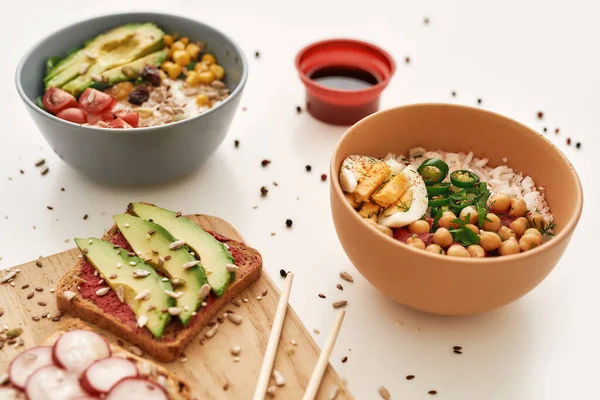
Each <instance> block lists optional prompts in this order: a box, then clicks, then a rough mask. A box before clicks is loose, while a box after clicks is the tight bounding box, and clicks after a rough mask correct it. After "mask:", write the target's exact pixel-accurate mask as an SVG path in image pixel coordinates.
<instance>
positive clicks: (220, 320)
mask: <svg viewBox="0 0 600 400" xmlns="http://www.w3.org/2000/svg"><path fill="white" fill-rule="evenodd" d="M217 322H218V323H220V324H222V323H223V322H225V320H224V319H223V318H222V317H217Z"/></svg>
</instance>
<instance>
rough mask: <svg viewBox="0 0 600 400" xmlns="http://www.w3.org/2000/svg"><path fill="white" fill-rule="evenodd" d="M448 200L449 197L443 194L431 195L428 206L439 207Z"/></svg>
mask: <svg viewBox="0 0 600 400" xmlns="http://www.w3.org/2000/svg"><path fill="white" fill-rule="evenodd" d="M449 202H450V199H449V198H448V197H447V196H444V195H438V196H432V197H430V198H429V207H441V206H445V205H446V204H448V203H449Z"/></svg>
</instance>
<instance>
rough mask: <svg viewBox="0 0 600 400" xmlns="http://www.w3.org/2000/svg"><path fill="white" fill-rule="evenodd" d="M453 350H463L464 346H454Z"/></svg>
mask: <svg viewBox="0 0 600 400" xmlns="http://www.w3.org/2000/svg"><path fill="white" fill-rule="evenodd" d="M452 350H462V347H460V346H453V347H452Z"/></svg>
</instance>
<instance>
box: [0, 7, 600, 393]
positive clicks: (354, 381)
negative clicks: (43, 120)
mask: <svg viewBox="0 0 600 400" xmlns="http://www.w3.org/2000/svg"><path fill="white" fill-rule="evenodd" d="M84 3H85V6H84V5H83V4H84ZM286 3H289V5H286ZM556 3H558V2H548V1H540V0H531V1H528V2H522V1H518V0H507V1H504V2H492V1H489V0H488V1H481V0H479V1H478V0H455V1H452V2H450V1H444V0H435V1H434V0H430V1H427V2H416V1H405V0H402V1H399V0H389V1H382V0H380V1H378V2H365V1H362V2H357V1H348V0H339V1H338V0H336V1H329V0H327V1H326V0H303V1H297V2H293V3H292V2H283V1H267V0H261V1H255V0H253V1H247V0H246V1H241V0H240V1H238V0H235V1H233V0H229V1H212V2H208V1H202V2H200V1H192V0H187V1H186V0H169V1H157V0H145V1H138V0H130V1H127V2H124V1H120V0H103V1H101V2H82V1H71V0H69V1H64V0H57V1H53V2H50V1H38V0H36V1H30V2H26V1H18V2H10V3H9V4H7V5H4V6H3V16H2V20H3V21H2V23H1V24H0V38H2V39H1V40H2V42H3V45H2V61H1V62H0V110H2V120H3V121H4V126H3V128H2V133H1V134H0V257H3V259H2V260H1V261H0V268H8V267H10V266H11V265H15V264H18V263H22V262H26V261H29V260H32V259H34V258H36V257H38V256H39V255H44V256H47V255H50V254H53V253H56V252H60V251H63V250H66V249H69V248H71V247H73V243H72V241H69V242H68V243H65V239H67V238H73V237H75V236H86V235H90V236H93V235H100V234H102V232H103V230H104V229H105V228H107V227H109V226H110V225H111V215H112V214H115V213H119V212H121V211H123V209H124V207H125V205H126V204H127V203H128V202H129V201H132V200H145V201H149V202H153V203H156V204H159V205H162V206H165V207H168V208H171V209H177V210H183V211H184V212H191V213H198V212H199V213H206V214H212V215H217V216H221V217H223V218H225V219H226V220H228V221H230V222H231V223H232V224H233V225H234V226H235V227H237V228H238V229H239V230H240V232H242V234H243V235H244V236H245V238H246V239H247V241H248V242H249V243H250V244H252V245H253V246H255V247H256V248H258V249H259V250H260V251H261V252H262V254H263V256H264V265H265V269H266V271H267V272H268V273H270V274H271V275H272V276H274V277H275V281H276V282H277V283H278V284H280V283H281V279H280V278H279V276H278V275H279V272H278V271H279V269H280V268H285V269H289V270H292V271H294V272H295V274H296V278H295V281H294V290H293V293H292V296H291V303H292V305H293V307H294V309H295V310H296V311H297V313H298V314H299V316H300V318H301V319H302V321H303V322H304V324H305V325H306V327H307V328H308V330H309V331H311V332H312V331H313V329H319V330H320V331H321V334H320V335H316V334H313V335H314V337H315V340H316V341H317V342H318V343H319V344H320V345H322V344H323V342H324V340H325V336H326V332H327V331H328V329H329V326H330V324H331V322H332V321H333V317H334V310H333V309H332V307H331V301H332V300H337V299H348V300H349V302H350V304H349V306H348V307H347V311H348V314H347V317H346V320H345V321H344V325H343V328H342V331H341V334H340V337H339V339H338V343H337V345H336V347H335V350H334V353H333V356H332V359H331V362H332V364H333V366H334V367H335V369H336V370H337V371H338V372H339V374H340V375H341V376H342V377H344V378H346V379H347V380H348V387H349V389H350V390H351V392H352V393H353V394H354V396H355V397H356V398H357V399H376V398H379V396H378V394H377V389H378V387H379V386H381V385H383V386H385V387H387V388H388V390H389V391H390V393H391V394H392V398H393V399H400V398H402V399H428V398H433V396H431V395H428V394H427V392H428V391H429V390H432V389H434V390H437V391H438V395H437V396H436V398H441V399H566V398H594V397H596V396H598V394H597V381H598V367H599V360H600V341H599V338H600V317H599V312H598V305H599V304H600V290H598V282H599V280H600V269H599V263H598V259H597V257H598V256H597V254H598V250H597V246H598V241H597V240H598V237H600V236H598V234H597V233H596V232H597V229H598V228H597V227H598V226H599V225H600V217H599V215H600V212H599V211H598V209H597V204H599V203H600V193H599V190H598V186H599V185H600V178H599V176H600V173H599V169H600V168H599V166H598V160H597V159H596V160H594V158H593V157H594V151H597V150H598V149H599V148H600V146H599V144H600V140H599V139H598V137H599V136H598V134H597V132H596V131H597V130H598V128H597V126H598V121H597V119H596V118H597V115H598V113H597V107H598V94H599V90H600V74H599V73H598V71H600V57H598V51H597V38H598V37H599V36H600V25H598V23H597V17H596V16H597V15H598V13H597V10H594V9H593V6H592V2H585V1H582V0H579V1H571V2H560V4H556ZM588 3H589V4H588ZM132 10H141V11H150V10H151V11H167V12H173V13H179V14H183V15H186V16H190V17H193V18H198V19H200V20H202V21H204V22H208V23H210V24H213V25H215V26H216V27H218V28H221V29H223V30H224V31H226V32H227V33H228V34H230V35H231V36H232V37H234V38H235V39H236V40H237V41H238V42H239V43H240V44H241V46H242V47H243V48H244V49H245V51H246V53H247V55H248V58H249V60H250V68H251V70H250V78H249V81H248V84H247V87H246V89H245V92H244V94H243V99H242V103H241V104H242V105H243V106H246V107H247V111H242V110H240V111H239V112H238V113H237V115H236V117H235V120H234V122H233V124H232V126H231V129H230V131H229V134H228V136H227V138H226V139H225V141H224V142H223V144H222V145H221V147H220V148H219V149H218V151H217V152H216V154H215V155H214V156H213V157H212V158H211V159H210V160H209V161H208V162H207V163H206V164H205V165H204V166H203V167H202V168H201V169H200V170H199V171H198V172H197V173H195V174H193V175H192V176H189V177H187V178H185V179H183V180H179V181H177V182H173V183H170V184H166V185H161V186H155V187H148V188H121V189H115V188H111V187H106V186H102V185H99V184H96V183H94V182H90V181H88V180H86V179H85V178H83V177H82V176H80V175H79V174H78V173H76V172H75V171H74V170H72V169H71V168H70V167H68V166H67V165H66V164H64V163H63V162H61V161H60V160H59V159H58V157H57V156H56V155H55V154H54V153H53V152H52V151H51V149H50V148H49V146H48V145H47V144H46V143H45V141H44V139H43V138H42V136H41V135H40V134H39V132H38V131H37V128H36V127H35V126H34V124H33V122H32V120H31V119H30V118H29V116H28V114H27V113H26V110H25V106H24V105H23V104H22V103H21V101H20V99H19V97H18V95H17V93H16V90H15V88H14V83H13V79H14V70H15V67H16V65H17V62H18V60H19V58H20V57H21V56H22V55H23V53H24V52H25V51H26V49H27V48H28V47H30V46H31V45H33V43H34V42H35V41H37V40H38V39H39V38H40V37H41V36H42V35H45V34H46V33H47V32H50V31H53V30H55V29H57V28H58V27H60V26H62V25H65V24H68V23H71V22H74V21H75V20H77V19H80V18H84V17H87V16H92V15H95V14H97V13H106V12H112V11H132ZM381 10H383V11H381ZM425 17H428V18H429V19H430V24H429V25H427V26H426V25H424V24H423V19H424V18H425ZM335 36H351V37H357V38H361V39H364V40H369V41H373V42H375V43H377V44H380V45H381V46H383V47H384V48H386V49H388V50H389V51H390V52H391V53H392V54H393V55H394V57H395V58H396V60H397V61H398V69H397V73H396V76H395V77H394V79H393V81H392V83H391V84H390V86H389V88H388V89H387V90H386V91H385V93H384V96H383V98H382V107H384V108H385V107H392V106H396V105H402V104H408V103H414V102H427V101H438V102H456V103H461V104H468V105H475V104H476V99H477V98H479V97H480V98H482V99H483V104H482V107H484V108H486V109H490V110H493V111H496V112H500V113H503V114H505V115H508V116H510V117H512V118H515V119H517V120H519V121H521V122H523V123H525V124H527V125H529V126H531V127H533V128H534V129H537V130H540V131H541V129H542V127H543V126H547V127H548V129H549V130H552V131H553V130H554V128H555V127H560V130H561V133H560V135H554V134H553V133H552V134H551V135H550V136H551V138H552V140H553V142H555V143H556V144H557V145H558V146H559V148H560V149H561V150H563V151H564V152H565V154H566V155H567V156H568V157H569V158H570V159H571V161H572V162H573V164H574V165H575V167H576V168H577V170H578V172H579V174H580V177H581V180H582V183H583V186H584V191H585V195H586V199H585V209H584V213H583V217H582V220H581V222H580V224H579V226H578V228H577V230H576V232H575V235H574V237H573V240H572V244H571V245H570V247H569V248H568V250H567V251H566V253H565V255H564V257H563V258H562V260H561V261H560V263H559V265H558V266H557V267H556V269H555V270H554V271H553V272H552V274H551V275H550V276H549V277H548V278H547V279H546V280H545V281H544V282H543V283H542V284H541V285H540V286H539V287H538V288H537V289H535V290H534V291H533V292H532V293H530V294H529V295H527V296H525V297H524V298H523V299H521V300H519V301H518V302H516V303H514V304H512V305H509V306H507V307H504V308H502V309H500V310H497V311H494V312H490V313H487V314H484V315H478V316H470V317H459V318H449V317H439V316H432V315H426V314H422V313H419V312H416V311H413V310H410V309H408V308H406V307H404V306H401V305H398V304H396V303H394V302H392V301H389V300H387V299H385V298H384V297H382V296H381V295H380V294H379V293H378V292H377V291H375V289H374V288H373V287H371V286H370V285H369V283H368V282H366V281H365V280H364V279H363V278H362V277H361V276H360V275H359V274H358V272H356V270H355V269H354V268H353V266H352V265H351V263H350V262H349V260H348V259H347V258H346V256H345V254H344V252H343V250H342V248H341V246H340V245H339V242H338V241H337V237H336V234H335V231H334V228H333V224H332V221H331V218H330V212H329V199H328V196H329V192H328V183H323V182H321V181H320V174H321V173H323V172H327V169H328V162H329V157H330V154H331V151H332V149H333V147H334V145H335V143H336V141H337V140H338V138H339V137H340V135H341V134H342V133H343V132H344V130H345V129H344V128H342V127H333V126H328V125H325V124H322V123H320V122H318V121H316V120H314V119H312V118H311V117H310V116H309V115H308V114H307V113H302V114H301V115H297V114H296V110H295V108H296V105H298V104H302V102H303V98H304V92H303V87H302V86H301V84H300V82H299V80H298V78H297V75H296V71H295V69H294V65H293V60H294V56H295V54H296V52H297V51H298V50H299V49H300V48H301V47H302V46H304V45H305V44H307V43H309V42H310V41H313V40H317V39H323V38H328V37H335ZM81 39H82V40H84V39H86V38H84V37H82V38H81ZM256 50H258V51H260V59H255V58H254V52H255V51H256ZM405 56H410V58H411V62H410V65H406V64H405V63H404V61H403V60H404V57H405ZM452 90H456V91H457V96H456V98H452V97H451V96H450V93H451V91H452ZM538 110H542V111H544V115H545V116H544V120H543V121H539V120H538V119H537V117H536V113H537V111H538ZM567 137H571V138H572V140H573V142H577V141H580V142H581V143H582V147H581V149H580V150H576V149H575V146H574V145H571V146H567V145H566V143H565V141H566V138H567ZM234 139H239V140H240V141H241V145H240V148H239V149H234V146H233V141H234ZM482 140H483V139H482ZM515 145H518V144H515ZM532 157H535V153H534V154H532ZM40 158H45V159H46V161H47V163H48V165H49V166H50V173H49V174H48V175H46V176H44V177H42V176H40V171H39V169H37V168H35V167H34V165H33V164H34V162H35V161H37V160H39V159H40ZM265 158H266V159H270V160H272V164H271V165H270V166H268V167H267V168H262V167H261V165H260V162H261V160H262V159H265ZM306 164H310V165H312V168H313V171H312V173H306V172H305V169H304V166H305V165H306ZM19 169H23V170H24V171H25V174H24V175H21V174H20V173H19ZM11 178H12V179H11ZM273 181H277V182H278V183H279V186H278V187H273V184H272V182H273ZM263 185H266V186H268V187H269V189H270V190H269V194H268V196H267V197H266V198H261V197H260V192H259V188H260V187H261V186H263ZM61 187H64V188H65V192H62V191H61V190H60V188H61ZM255 205H257V206H258V208H257V209H253V206H255ZM46 206H53V207H54V210H52V211H50V210H48V209H47V208H46ZM84 214H88V215H89V219H87V220H85V221H84V220H83V218H82V217H83V215H84ZM287 218H291V219H293V221H294V226H293V228H292V229H286V228H285V223H284V221H285V220H286V219H287ZM271 232H276V234H277V235H276V236H271ZM594 238H595V239H594ZM594 246H595V247H594ZM341 270H346V271H349V272H350V273H352V275H353V276H354V277H355V283H354V284H348V283H345V282H342V283H344V288H345V290H344V291H343V292H340V291H338V290H337V289H335V284H336V283H337V282H338V281H339V278H338V272H339V271H341ZM320 292H322V293H325V294H326V295H327V296H328V297H327V299H325V300H323V299H320V298H318V297H317V294H318V293H320ZM1 302H2V299H0V303H1ZM397 321H398V323H397ZM400 322H401V323H402V324H400ZM454 345H460V346H462V347H463V348H464V354H463V355H456V354H453V353H452V346H454ZM343 356H347V357H348V361H347V362H346V363H342V362H341V361H340V360H341V358H342V357H343ZM408 374H414V375H416V378H415V379H414V380H412V381H407V380H405V378H404V377H405V376H406V375H408ZM594 393H596V394H595V395H594ZM596 398H597V397H596Z"/></svg>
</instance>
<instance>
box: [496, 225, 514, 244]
mask: <svg viewBox="0 0 600 400" xmlns="http://www.w3.org/2000/svg"><path fill="white" fill-rule="evenodd" d="M498 235H500V237H501V238H502V241H505V240H508V239H509V238H511V237H513V238H515V239H516V238H517V234H516V233H515V232H514V231H513V230H512V229H510V228H509V227H507V226H502V227H500V229H498Z"/></svg>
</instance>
